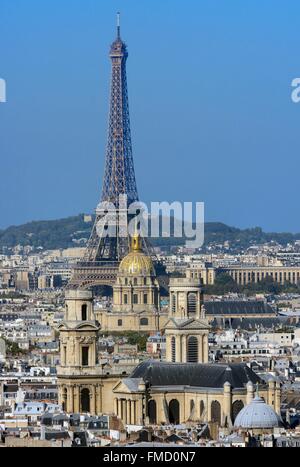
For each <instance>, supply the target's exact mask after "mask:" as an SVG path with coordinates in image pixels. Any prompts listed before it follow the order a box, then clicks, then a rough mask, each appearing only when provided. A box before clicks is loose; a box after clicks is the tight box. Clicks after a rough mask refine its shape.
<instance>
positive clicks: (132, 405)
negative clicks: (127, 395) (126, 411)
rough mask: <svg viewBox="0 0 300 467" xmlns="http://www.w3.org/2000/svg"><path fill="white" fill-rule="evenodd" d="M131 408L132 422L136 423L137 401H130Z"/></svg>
mask: <svg viewBox="0 0 300 467" xmlns="http://www.w3.org/2000/svg"><path fill="white" fill-rule="evenodd" d="M130 406H131V407H130V410H131V420H130V421H131V424H132V425H135V401H130Z"/></svg>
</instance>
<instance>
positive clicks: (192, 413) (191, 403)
mask: <svg viewBox="0 0 300 467" xmlns="http://www.w3.org/2000/svg"><path fill="white" fill-rule="evenodd" d="M194 413H195V401H194V400H193V399H192V400H191V401H190V418H192V417H193V416H194Z"/></svg>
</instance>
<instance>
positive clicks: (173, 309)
mask: <svg viewBox="0 0 300 467" xmlns="http://www.w3.org/2000/svg"><path fill="white" fill-rule="evenodd" d="M171 301H172V304H171V306H172V313H175V311H176V295H175V294H172V298H171Z"/></svg>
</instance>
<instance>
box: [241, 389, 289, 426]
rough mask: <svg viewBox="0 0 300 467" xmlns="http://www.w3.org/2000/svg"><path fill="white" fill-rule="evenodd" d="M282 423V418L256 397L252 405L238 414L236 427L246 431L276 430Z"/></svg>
mask: <svg viewBox="0 0 300 467" xmlns="http://www.w3.org/2000/svg"><path fill="white" fill-rule="evenodd" d="M281 423H282V422H281V418H280V417H279V416H278V415H277V413H276V412H275V411H274V410H273V409H272V407H270V406H269V405H268V404H266V403H265V402H264V400H263V399H262V398H261V397H259V396H258V395H256V396H255V397H254V399H253V400H252V401H251V403H250V404H248V405H246V407H244V408H243V409H242V410H241V411H240V412H239V413H238V415H237V417H236V419H235V422H234V427H235V428H244V429H253V428H275V427H278V426H280V425H281Z"/></svg>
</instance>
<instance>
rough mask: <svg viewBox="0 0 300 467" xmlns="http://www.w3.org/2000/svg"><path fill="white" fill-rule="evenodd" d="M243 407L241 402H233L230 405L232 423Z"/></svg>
mask: <svg viewBox="0 0 300 467" xmlns="http://www.w3.org/2000/svg"><path fill="white" fill-rule="evenodd" d="M243 407H244V404H243V402H242V401H240V400H239V401H234V403H233V404H232V421H233V422H234V420H235V419H236V417H237V414H238V413H239V412H240V411H241V410H242V408H243Z"/></svg>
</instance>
